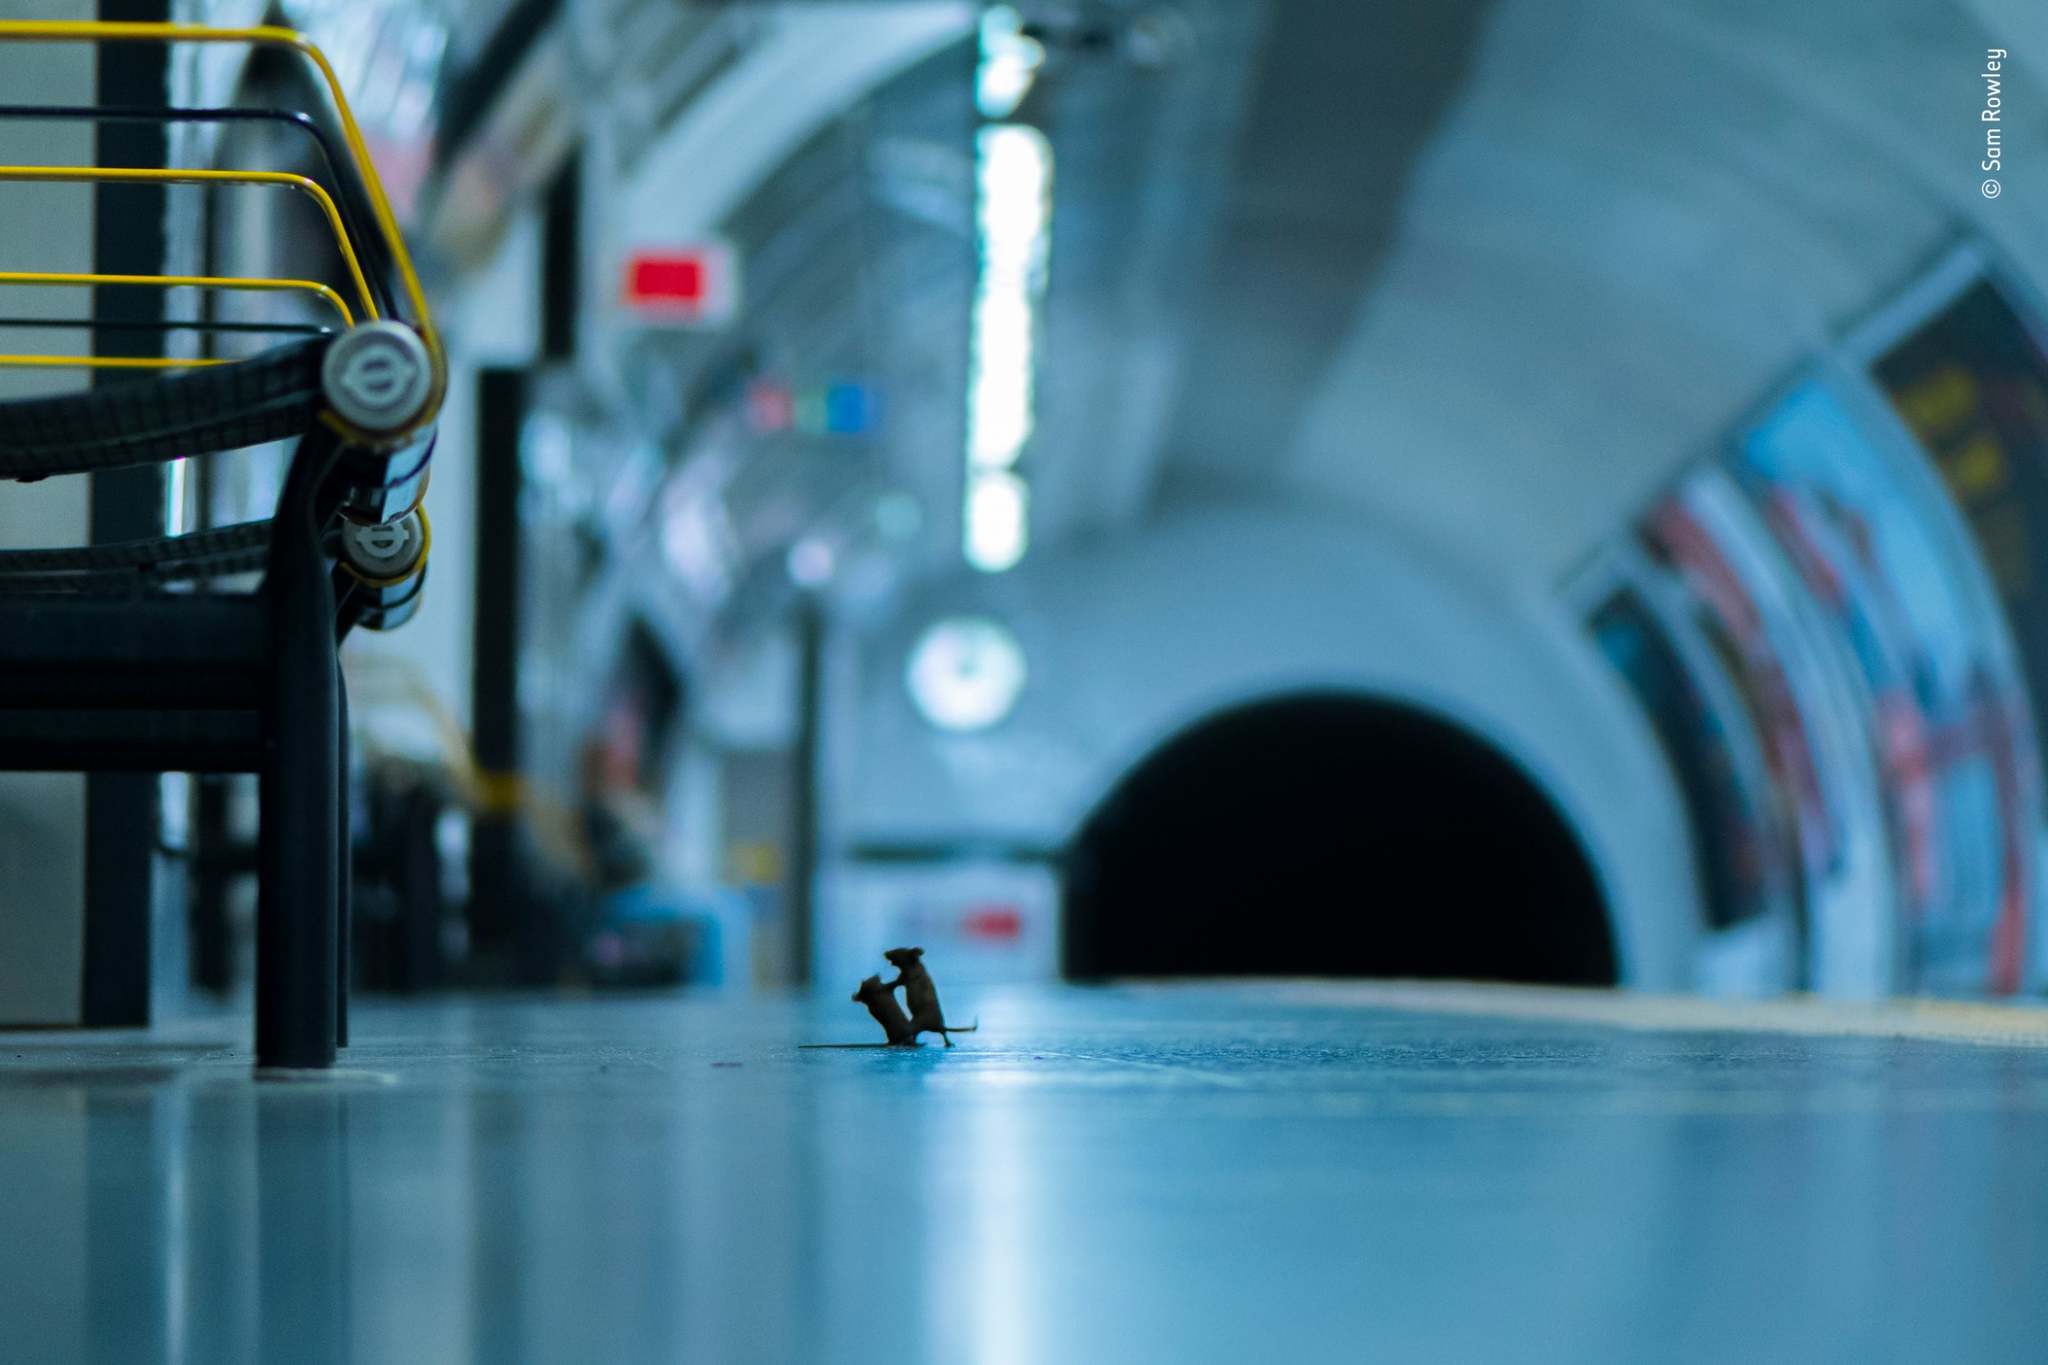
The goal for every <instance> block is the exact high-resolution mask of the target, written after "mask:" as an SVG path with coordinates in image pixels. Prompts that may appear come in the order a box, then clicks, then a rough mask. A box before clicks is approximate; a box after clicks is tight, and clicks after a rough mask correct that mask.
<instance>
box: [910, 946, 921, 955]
mask: <svg viewBox="0 0 2048 1365" xmlns="http://www.w3.org/2000/svg"><path fill="white" fill-rule="evenodd" d="M910 951H911V952H912V953H913V954H914V955H915V956H918V957H923V956H924V949H922V948H912V949H911V950H910Z"/></svg>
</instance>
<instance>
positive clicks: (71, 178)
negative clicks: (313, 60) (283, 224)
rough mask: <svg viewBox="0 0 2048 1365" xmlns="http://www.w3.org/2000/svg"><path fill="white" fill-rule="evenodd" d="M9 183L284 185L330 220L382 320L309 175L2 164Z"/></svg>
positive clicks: (335, 214) (353, 274)
mask: <svg viewBox="0 0 2048 1365" xmlns="http://www.w3.org/2000/svg"><path fill="white" fill-rule="evenodd" d="M7 180H30V181H42V182H56V183H67V182H83V183H86V184H120V183H121V182H123V181H127V182H131V183H132V182H137V181H140V182H144V183H153V184H159V185H165V184H169V185H220V184H228V185H281V186H283V187H285V188H287V189H294V190H297V191H299V192H300V193H301V194H304V195H306V196H307V197H308V198H310V199H311V200H312V201H313V202H314V203H315V204H317V205H319V206H320V213H321V215H322V216H323V217H325V218H326V219H327V229H328V231H329V232H331V233H332V234H333V235H334V245H335V246H336V247H338V248H339V249H340V251H341V260H342V264H344V265H346V266H347V267H348V278H349V283H350V284H352V285H354V286H355V291H356V298H357V299H358V300H359V301H360V302H361V303H362V305H363V313H364V315H365V316H366V317H369V318H371V319H373V320H374V319H375V318H376V316H377V299H376V296H375V295H374V294H372V293H371V292H370V282H369V281H368V280H366V279H364V278H363V266H362V262H361V261H359V260H357V259H356V249H355V244H354V243H352V242H350V241H349V239H348V232H347V230H346V229H344V228H343V227H342V225H341V214H340V212H339V211H338V210H337V209H336V208H335V207H334V200H333V198H332V197H331V196H330V195H329V194H328V193H327V191H326V190H324V189H322V188H321V187H320V185H319V183H318V182H316V181H314V180H311V179H308V178H307V177H306V176H303V175H292V174H291V173H289V172H287V171H205V170H190V171H188V170H179V169H175V168H164V167H158V166H0V181H7Z"/></svg>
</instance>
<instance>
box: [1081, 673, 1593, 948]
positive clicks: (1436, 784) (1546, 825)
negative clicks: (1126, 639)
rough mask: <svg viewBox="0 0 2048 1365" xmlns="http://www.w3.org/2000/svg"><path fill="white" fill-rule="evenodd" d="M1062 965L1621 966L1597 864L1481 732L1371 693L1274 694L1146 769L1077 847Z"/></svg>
mask: <svg viewBox="0 0 2048 1365" xmlns="http://www.w3.org/2000/svg"><path fill="white" fill-rule="evenodd" d="M1062 919H1063V925H1062V928H1063V933H1062V943H1063V948H1062V963H1061V966H1062V969H1063V970H1064V972H1065V974H1066V975H1067V976H1069V977H1072V978H1076V979H1080V980H1091V979H1099V978H1104V977H1117V976H1247V975H1249V976H1371V977H1455V978H1463V979H1471V980H1497V981H1527V982H1545V983H1553V984H1560V985H1612V984H1613V983H1614V981H1615V979H1616V960H1615V949H1614V942H1613V936H1612V934H1611V932H1610V927H1609V923H1608V916H1607V911H1606V906H1605V904H1604V902H1603V899H1602V897H1601V894H1600V889H1599V885H1598V882H1597V880H1596V878H1595V876H1594V873H1593V869H1592V867H1591V866H1590V864H1589V863H1588V862H1587V859H1586V856H1585V854H1584V852H1583V850H1582V849H1581V848H1580V846H1579V842H1578V840H1577V838H1576V837H1575V836H1574V835H1573V833H1572V831H1571V829H1570V827H1569V826H1568V825H1567V824H1566V823H1565V821H1564V819H1563V818H1562V816H1561V815H1560V814H1559V812H1558V811H1557V809H1556V808H1555V807H1554V806H1553V805H1552V804H1551V802H1550V800H1549V799H1548V798H1547V797H1546V796H1545V795H1544V793H1543V792H1542V791H1541V790H1540V789H1539V788H1538V787H1537V785H1536V784H1535V782H1534V781H1533V780H1532V779H1531V778H1530V777H1529V775H1528V774H1527V773H1525V772H1523V771H1522V769H1521V768H1520V767H1519V766H1517V765H1516V764H1515V763H1514V762H1513V761H1512V760H1511V759H1509V758H1508V757H1507V756H1506V755H1504V754H1502V753H1501V752H1500V751H1499V750H1497V749H1495V748H1494V747H1493V746H1491V745H1490V744H1488V743H1486V742H1485V741H1483V740H1481V739H1479V738H1477V737H1476V736H1474V735H1472V734H1471V733H1470V732H1468V731H1466V730H1464V729H1461V728H1459V727H1458V726H1456V725H1453V724H1451V723H1448V722H1446V721H1444V720H1441V719H1438V718H1436V717H1433V716H1430V715H1428V714H1425V713H1424V712H1422V711H1419V710H1417V709H1415V708H1413V707H1409V706H1405V705H1400V704H1396V703H1391V702H1386V701H1381V700H1376V699H1373V698H1369V697H1362V696H1349V695H1321V694H1318V695H1304V696H1296V697H1288V698H1281V699H1276V700H1271V701H1264V702H1258V703H1254V704H1252V705H1248V706H1245V707H1242V708H1239V709H1236V710H1232V711H1229V712H1226V713H1223V714H1221V715H1219V716H1215V717H1212V718H1210V719H1208V720H1205V721H1203V722H1201V723H1200V724H1198V725H1196V726H1195V727H1194V728H1192V729H1190V730H1187V731H1185V732H1183V733H1181V734H1180V735H1178V736H1176V737H1174V738H1173V739H1171V740H1169V741H1168V742H1167V743H1166V744H1165V745H1163V746H1162V747H1161V748H1159V749H1158V750H1156V751H1154V752H1153V753H1152V754H1151V755H1150V756H1149V757H1147V758H1146V759H1145V760H1144V761H1143V762H1141V763H1140V764H1139V765H1138V766H1137V767H1136V768H1135V769H1133V770H1132V771H1131V772H1130V773H1129V774H1128V775H1127V776H1126V777H1125V778H1124V780H1123V781H1122V782H1121V783H1120V784H1119V785H1118V786H1117V788H1116V789H1115V790H1114V791H1113V792H1112V793H1111V794H1110V796H1109V797H1108V799H1107V800H1105V801H1104V802H1103V803H1102V805H1101V806H1100V807H1099V808H1097V810H1096V811H1095V812H1094V813H1093V814H1092V815H1091V816H1090V817H1089V819H1088V820H1087V822H1086V823H1085V824H1084V825H1083V826H1082V828H1081V830H1080V832H1079V834H1078V835H1077V836H1076V837H1075V839H1074V841H1073V843H1072V845H1071V846H1070V847H1069V849H1068V860H1067V874H1066V884H1065V890H1064V896H1063V905H1062Z"/></svg>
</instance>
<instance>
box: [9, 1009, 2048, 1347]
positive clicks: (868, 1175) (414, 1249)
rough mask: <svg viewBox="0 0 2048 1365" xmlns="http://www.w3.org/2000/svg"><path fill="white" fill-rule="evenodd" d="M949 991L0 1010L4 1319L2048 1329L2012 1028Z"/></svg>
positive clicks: (700, 1331)
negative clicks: (866, 1004) (290, 1020)
mask: <svg viewBox="0 0 2048 1365" xmlns="http://www.w3.org/2000/svg"><path fill="white" fill-rule="evenodd" d="M955 994H957V996H958V999H957V1001H950V1000H949V1004H953V1005H954V1006H955V1008H956V1009H957V1010H958V1012H959V1013H961V1014H970V1013H975V1012H978V1013H979V1014H980V1016H981V1019H982V1024H983V1031H982V1032H981V1033H980V1034H979V1035H978V1036H975V1037H973V1038H970V1039H966V1040H963V1043H962V1045H961V1046H960V1047H958V1048H956V1049H955V1050H954V1051H952V1052H942V1051H940V1050H939V1049H937V1048H928V1049H925V1050H922V1051H919V1052H915V1053H901V1052H889V1051H810V1052H805V1051H798V1050H797V1049H796V1048H795V1046H794V1045H795V1044H797V1043H799V1042H809V1041H820V1040H829V1039H835V1038H843V1039H858V1038H861V1037H863V1036H864V1035H865V1032H866V1030H867V1029H868V1028H869V1027H871V1025H870V1024H869V1022H868V1020H867V1019H866V1016H865V1015H864V1014H863V1013H862V1012H861V1011H860V1010H859V1008H858V1007H856V1006H854V1005H851V1004H849V1003H846V1002H844V1001H843V1000H841V999H839V998H838V997H837V996H836V994H835V996H834V997H833V998H831V999H828V1000H823V1001H819V1002H816V1003H812V1002H808V1001H806V1002H789V1001H783V1002H777V1001H768V1002H752V1003H749V1002H738V1001H730V1002H727V1001H718V1000H708V999H707V1000H695V1001H676V1000H638V1001H601V1000H600V1001H593V1000H582V1001H572V1002H567V1003H561V1002H554V1003H537V1002H523V1003H513V1002H490V1003H460V1002H457V1003H449V1002H440V1003H433V1004H424V1005H372V1006H368V1007H363V1008H360V1009H359V1011H358V1014H357V1018H356V1026H357V1030H358V1038H359V1044H358V1046H357V1047H355V1048H354V1049H352V1050H351V1052H350V1053H349V1054H348V1058H347V1063H348V1067H349V1068H350V1070H349V1072H347V1073H345V1074H343V1075H340V1076H338V1077H336V1078H335V1079H332V1080H328V1081H323V1082H314V1083H281V1082H265V1083H260V1084H259V1083H256V1082H253V1081H252V1080H251V1079H250V1078H249V1076H248V1073H247V1071H246V1066H247V1060H248V1058H247V1052H246V1047H245V1044H244V1041H243V1040H242V1039H241V1038H240V1037H239V1036H238V1035H237V1033H236V1030H235V1028H234V1026H233V1024H232V1023H228V1022H224V1023H220V1024H213V1025H195V1026H190V1027H188V1028H186V1029H184V1030H179V1031H159V1032H157V1033H155V1034H152V1035H148V1036H126V1037H119V1036H117V1037H83V1036H81V1035H71V1034H55V1035H53V1034H25V1035H7V1036H4V1037H0V1211H4V1221H0V1360H6V1361H10V1362H12V1361H71V1360H95V1361H118V1362H123V1365H133V1363H134V1362H142V1361H152V1360H165V1361H192V1362H219V1361H239V1360H263V1361H291V1362H309V1361H311V1362H317V1361H325V1360H361V1361H380V1362H381V1361H407V1362H414V1361H428V1362H434V1361H451V1362H453V1361H479V1362H493V1363H495V1362H511V1361H523V1360H533V1361H643V1360H644V1361H683V1360H689V1361H829V1360H845V1361H890V1362H911V1361H938V1362H982V1363H985V1365H988V1363H996V1362H1006V1361H1029V1362H1038V1361H1043V1362H1052V1363H1057V1365H1069V1363H1070V1362H1084V1361H1118V1362H1124V1361H1207V1360H1217V1361H1293V1360H1346V1361H1349V1360H1394V1361H1489V1362H1491V1361H1573V1362H1601V1361H1645V1360H1655V1361H1732V1360H1743V1361H1756V1360H1783V1361H1858V1362H1863V1361H1876V1360H1928V1361H1931V1360H1940V1361H1963V1360H2011V1361H2022V1360H2025V1361H2039V1360H2041V1359H2043V1358H2044V1357H2048V1289H2044V1286H2048V1048H2044V1047H2042V1046H2040V1043H2041V1041H2042V1040H2041V1038H2040V1037H2039V1036H2036V1037H2032V1038H2028V1039H2022V1040H2021V1042H2022V1043H2023V1044H2024V1045H2020V1046H2008V1047H1993V1046H1971V1045H1962V1044H1957V1043H1953V1042H1942V1041H1932V1040H1929V1039H1926V1038H1887V1037H1874V1036H1828V1035H1825V1034H1823V1033H1819V1032H1815V1031H1811V1030H1809V1031H1806V1032H1787V1033H1772V1032H1758V1031H1750V1030H1749V1029H1747V1028H1745V1029H1742V1030H1740V1031H1737V1030H1734V1029H1730V1028H1725V1027H1720V1026H1717V1025H1716V1024H1715V1022H1714V1021H1715V1019H1716V1018H1717V1017H1718V1016H1715V1015H1713V1014H1712V1013H1711V1012H1709V1013H1708V1014H1707V1015H1706V1016H1705V1023H1704V1024H1702V1023H1701V1022H1700V1021H1699V1020H1692V1019H1689V1018H1678V1019H1676V1020H1675V1021H1663V1023H1664V1024H1668V1025H1669V1026H1668V1027H1662V1026H1661V1025H1660V1028H1661V1031H1660V1028H1645V1027H1641V1026H1640V1025H1642V1024H1644V1023H1645V1022H1648V1023H1651V1024H1660V1021H1659V1020H1658V1019H1656V1018H1649V1019H1647V1020H1645V1019H1642V1018H1638V1019H1636V1020H1634V1021H1633V1022H1635V1023H1636V1024H1637V1025H1638V1027H1611V1026H1608V1025H1604V1024H1599V1023H1591V1022H1584V1021H1576V1022H1575V1021H1573V1020H1570V1019H1564V1018H1537V1017H1530V1016H1529V1015H1528V1014H1526V1013H1525V1014H1524V1015H1523V1016H1522V1017H1493V1016H1491V1015H1489V1014H1487V1013H1484V1012H1483V1011H1485V1010H1487V1009H1491V1008H1493V1006H1492V1005H1491V1004H1490V1003H1488V1001H1489V1000H1490V999H1491V997H1483V996H1482V997H1476V998H1477V999H1479V1001H1480V1002H1481V1003H1479V1004H1478V1005H1476V1006H1475V1005H1473V1004H1472V1003H1471V1000H1470V999H1466V998H1465V997H1462V996H1459V995H1458V993H1456V992H1452V993H1450V994H1449V995H1448V996H1446V1001H1447V1002H1449V1003H1448V1004H1447V1006H1446V1012H1438V1013H1431V1012H1418V1010H1417V1008H1416V1007H1415V1004H1414V1001H1413V1000H1410V1001H1409V1002H1408V1004H1409V1006H1410V1007H1409V1008H1405V1009H1388V1008H1384V1007H1383V1006H1384V1003H1385V997H1384V996H1381V995H1376V994H1375V993H1374V992H1373V991H1372V990H1356V991H1354V990H1348V989H1338V988H1309V989H1299V990H1291V989H1284V988H1276V987H1271V986H1249V987H1234V988H1228V989H1224V988H1209V987H1172V988H1158V989H1144V990H1115V991H1098V992H1084V991H1045V992H985V993H981V994H980V995H979V996H978V997H976V996H974V995H972V994H970V993H966V992H957V993H955ZM1397 994H1398V993H1397ZM1425 1004H1426V1001H1425ZM1567 1012H1569V1011H1567ZM1538 1013H1541V1011H1538ZM1729 1018H1731V1019H1732V1016H1729ZM1624 1022H1627V1021H1624ZM1724 1022H1726V1021H1724Z"/></svg>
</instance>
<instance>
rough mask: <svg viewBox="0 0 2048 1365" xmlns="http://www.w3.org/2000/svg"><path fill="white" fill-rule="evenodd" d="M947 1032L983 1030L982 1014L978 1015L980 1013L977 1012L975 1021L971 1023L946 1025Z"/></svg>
mask: <svg viewBox="0 0 2048 1365" xmlns="http://www.w3.org/2000/svg"><path fill="white" fill-rule="evenodd" d="M945 1032H947V1033H979V1032H981V1016H980V1015H978V1014H977V1015H975V1016H974V1022H973V1023H971V1024H948V1025H946V1027H945Z"/></svg>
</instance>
